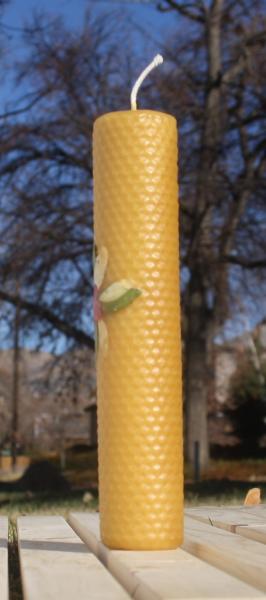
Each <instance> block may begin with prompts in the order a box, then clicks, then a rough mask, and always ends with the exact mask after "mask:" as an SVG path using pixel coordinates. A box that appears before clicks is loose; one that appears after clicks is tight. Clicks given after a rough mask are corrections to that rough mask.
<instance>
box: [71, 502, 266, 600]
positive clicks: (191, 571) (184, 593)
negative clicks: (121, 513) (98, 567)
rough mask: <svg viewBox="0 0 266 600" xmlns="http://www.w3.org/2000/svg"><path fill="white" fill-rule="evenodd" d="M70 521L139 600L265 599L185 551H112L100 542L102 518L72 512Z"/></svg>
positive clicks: (250, 588)
mask: <svg viewBox="0 0 266 600" xmlns="http://www.w3.org/2000/svg"><path fill="white" fill-rule="evenodd" d="M69 522H70V523H71V526H72V527H73V528H74V529H75V531H76V532H77V533H78V535H79V536H80V537H81V538H82V539H83V540H84V541H85V543H86V544H87V545H88V547H89V548H90V549H91V550H92V551H93V552H95V553H96V554H97V556H98V557H99V558H100V560H101V561H102V562H103V563H104V564H105V565H106V566H107V567H108V569H109V570H110V572H111V573H112V574H113V576H114V577H116V578H117V580H118V581H120V583H121V584H122V585H123V586H124V587H125V589H127V591H128V593H129V594H130V596H131V597H132V598H135V600H178V599H180V600H181V599H182V600H189V599H190V600H192V599H193V600H202V599H203V598H204V599H206V600H207V599H213V600H215V599H217V600H218V599H219V600H221V599H222V598H223V599H230V600H233V599H239V598H242V599H244V598H249V600H251V599H255V598H265V595H264V594H262V593H261V592H259V591H258V590H256V589H254V587H251V586H249V585H246V584H245V583H243V582H242V581H239V580H238V579H236V578H235V577H232V576H231V575H228V574H226V573H224V572H223V571H220V570H218V569H216V568H215V567H213V566H211V565H209V564H207V563H204V562H202V561H201V560H199V559H198V558H195V557H194V556H192V555H191V554H189V553H188V552H185V551H184V550H182V549H181V548H178V549H177V550H164V551H162V552H158V551H152V552H148V551H146V552H145V551H142V552H138V551H130V552H129V551H122V550H110V549H108V548H107V547H106V546H104V544H103V543H102V542H101V540H100V533H99V518H98V515H92V514H89V513H71V514H70V516H69ZM221 590H222V593H221Z"/></svg>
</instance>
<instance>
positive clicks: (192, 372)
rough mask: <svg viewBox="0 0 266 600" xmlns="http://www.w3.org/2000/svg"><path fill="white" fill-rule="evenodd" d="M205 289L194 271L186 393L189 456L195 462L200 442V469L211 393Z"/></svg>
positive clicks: (205, 460) (203, 464)
mask: <svg viewBox="0 0 266 600" xmlns="http://www.w3.org/2000/svg"><path fill="white" fill-rule="evenodd" d="M204 295H205V294H204V289H203V286H202V284H201V281H200V274H199V273H194V274H193V275H192V278H191V280H190V284H189V290H188V297H187V302H188V307H187V318H188V321H187V322H188V327H187V332H186V350H185V396H186V407H185V408H186V459H187V461H188V462H189V463H190V464H193V462H194V456H195V444H196V442H198V444H199V465H200V470H204V469H206V467H207V465H208V460H209V443H208V430H207V396H208V383H209V378H208V364H207V357H208V320H209V319H210V316H209V315H208V312H207V311H206V308H205V298H204Z"/></svg>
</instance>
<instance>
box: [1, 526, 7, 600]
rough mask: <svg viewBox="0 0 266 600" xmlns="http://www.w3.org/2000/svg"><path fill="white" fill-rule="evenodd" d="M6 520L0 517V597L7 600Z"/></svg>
mask: <svg viewBox="0 0 266 600" xmlns="http://www.w3.org/2000/svg"><path fill="white" fill-rule="evenodd" d="M7 551H8V519H7V518H6V517H0V597H1V600H8V555H7Z"/></svg>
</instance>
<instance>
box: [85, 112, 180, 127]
mask: <svg viewBox="0 0 266 600" xmlns="http://www.w3.org/2000/svg"><path fill="white" fill-rule="evenodd" d="M115 119H116V120H117V119H119V120H120V119H124V120H125V121H128V119H131V120H132V121H136V122H139V124H140V125H141V123H147V121H149V120H150V121H153V122H154V121H155V122H159V121H161V122H162V123H163V122H166V121H168V122H169V120H170V121H173V124H174V125H175V126H176V118H175V117H174V116H173V115H170V114H169V113H166V112H162V111H159V110H152V109H137V110H116V111H112V112H108V113H104V114H103V115H100V116H99V117H97V119H96V120H95V123H94V126H96V124H98V122H99V121H101V122H102V121H103V120H106V121H110V120H115Z"/></svg>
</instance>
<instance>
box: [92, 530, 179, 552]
mask: <svg viewBox="0 0 266 600" xmlns="http://www.w3.org/2000/svg"><path fill="white" fill-rule="evenodd" d="M101 540H102V543H103V544H104V545H105V546H107V548H110V549H111V550H131V551H134V550H135V551H137V550H142V551H149V550H157V551H159V550H175V549H176V548H178V547H179V546H181V545H182V544H183V532H180V535H178V536H176V537H175V538H173V539H171V540H168V539H157V538H156V539H150V540H141V539H136V540H134V539H130V540H126V539H124V540H123V539H121V538H119V537H118V538H113V537H108V536H105V535H102V536H101Z"/></svg>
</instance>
